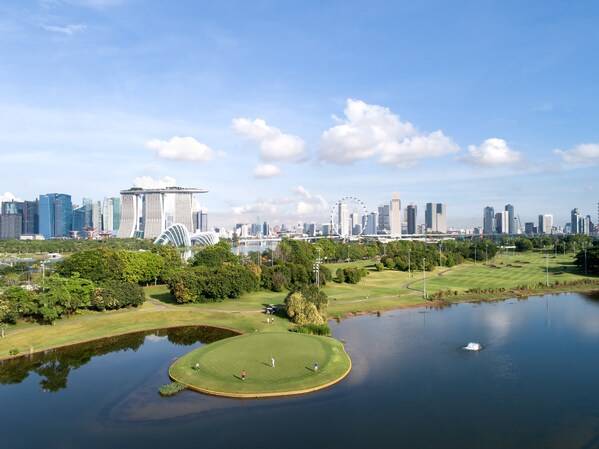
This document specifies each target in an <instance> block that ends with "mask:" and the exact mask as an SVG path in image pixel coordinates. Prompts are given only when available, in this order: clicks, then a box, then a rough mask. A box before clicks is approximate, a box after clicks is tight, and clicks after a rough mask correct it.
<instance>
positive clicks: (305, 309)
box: [285, 292, 325, 325]
mask: <svg viewBox="0 0 599 449" xmlns="http://www.w3.org/2000/svg"><path fill="white" fill-rule="evenodd" d="M285 307H286V310H287V316H288V317H289V319H290V320H291V321H292V322H294V323H296V324H300V325H304V324H323V323H324V322H325V320H324V319H323V317H322V316H321V315H320V314H319V313H318V309H317V308H316V306H315V305H314V304H313V303H311V302H310V301H307V300H306V299H305V298H304V296H303V295H302V294H301V292H293V293H291V294H289V295H288V296H287V298H285Z"/></svg>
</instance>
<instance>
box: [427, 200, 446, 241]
mask: <svg viewBox="0 0 599 449" xmlns="http://www.w3.org/2000/svg"><path fill="white" fill-rule="evenodd" d="M424 222H425V223H424V224H425V228H426V231H427V232H433V233H440V234H445V233H446V232H447V207H446V206H445V204H443V203H426V210H425V213H424Z"/></svg>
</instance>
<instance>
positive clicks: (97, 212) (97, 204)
mask: <svg viewBox="0 0 599 449" xmlns="http://www.w3.org/2000/svg"><path fill="white" fill-rule="evenodd" d="M91 227H92V228H93V229H94V230H95V231H96V232H100V231H102V202H101V201H94V202H93V203H92V226H91Z"/></svg>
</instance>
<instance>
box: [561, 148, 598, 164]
mask: <svg viewBox="0 0 599 449" xmlns="http://www.w3.org/2000/svg"><path fill="white" fill-rule="evenodd" d="M554 153H555V154H557V155H558V156H559V157H561V158H562V160H563V161H564V162H565V163H566V164H571V165H591V164H592V165H594V164H599V143H583V144H580V145H576V146H575V147H574V148H571V149H569V150H554Z"/></svg>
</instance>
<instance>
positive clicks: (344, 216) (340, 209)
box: [337, 202, 351, 237]
mask: <svg viewBox="0 0 599 449" xmlns="http://www.w3.org/2000/svg"><path fill="white" fill-rule="evenodd" d="M337 223H338V229H337V232H338V234H339V235H340V236H341V237H347V236H348V235H349V234H350V233H351V231H350V225H349V214H348V212H347V204H346V203H344V202H341V203H339V205H338V206H337Z"/></svg>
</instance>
